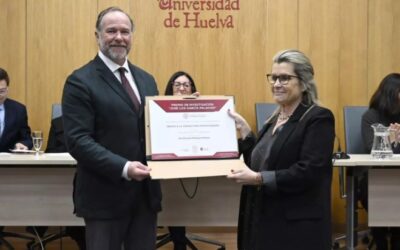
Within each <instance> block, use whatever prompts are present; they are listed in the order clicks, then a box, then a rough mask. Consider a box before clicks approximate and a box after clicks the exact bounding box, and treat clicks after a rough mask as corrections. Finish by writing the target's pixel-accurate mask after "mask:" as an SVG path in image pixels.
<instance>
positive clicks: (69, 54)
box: [26, 0, 97, 139]
mask: <svg viewBox="0 0 400 250" xmlns="http://www.w3.org/2000/svg"><path fill="white" fill-rule="evenodd" d="M96 6H97V5H96V2H95V1H79V0H71V1H63V0H52V1H48V0H28V3H27V23H28V27H27V41H28V46H27V51H28V52H27V72H26V73H27V105H28V106H29V111H30V112H29V119H30V125H31V128H32V129H41V130H43V131H45V136H46V138H45V139H47V134H48V133H47V131H48V130H49V127H50V119H51V118H50V117H51V116H50V112H51V104H53V103H60V102H61V94H62V88H63V86H64V82H65V79H66V77H67V76H68V75H69V74H70V73H71V72H72V71H73V70H74V69H76V68H78V67H80V66H82V65H83V64H85V63H86V62H88V61H89V60H90V59H92V58H93V57H94V56H95V53H96V51H97V49H96V42H95V36H94V26H95V20H96V14H97V13H96V12H97V11H96Z"/></svg>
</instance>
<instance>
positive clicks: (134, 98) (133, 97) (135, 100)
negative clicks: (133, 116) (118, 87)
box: [118, 67, 140, 111]
mask: <svg viewBox="0 0 400 250" xmlns="http://www.w3.org/2000/svg"><path fill="white" fill-rule="evenodd" d="M118 71H119V74H120V76H121V83H122V87H124V89H125V91H126V93H128V95H129V97H130V98H131V100H132V103H133V106H134V107H135V110H136V111H139V108H140V102H139V100H138V98H137V96H136V94H135V92H134V91H133V89H132V87H131V85H130V84H129V81H128V79H126V76H125V68H123V67H121V68H119V69H118Z"/></svg>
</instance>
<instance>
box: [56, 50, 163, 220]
mask: <svg viewBox="0 0 400 250" xmlns="http://www.w3.org/2000/svg"><path fill="white" fill-rule="evenodd" d="M129 68H130V71H131V72H132V74H133V77H134V79H135V82H136V85H137V87H138V89H139V92H140V95H141V103H142V105H141V108H140V111H139V112H136V111H135V109H134V106H133V103H132V101H131V100H130V98H129V96H128V94H127V93H126V92H125V90H124V89H123V87H122V85H121V83H120V82H119V81H118V79H117V78H116V77H115V75H114V74H113V73H112V72H111V71H110V70H109V68H107V66H106V65H105V64H104V62H103V61H102V60H101V59H100V57H99V56H96V57H95V58H94V60H92V61H90V62H89V63H88V64H86V65H85V66H83V67H82V68H80V69H78V70H76V71H74V72H73V73H72V74H71V75H70V76H69V77H68V78H67V80H66V83H65V86H64V92H63V98H62V110H63V122H64V130H65V138H66V143H67V148H68V151H69V153H70V154H71V155H72V156H73V157H74V158H75V159H76V160H77V162H78V165H77V176H76V184H75V197H74V198H75V199H74V200H75V209H76V214H77V216H80V217H84V218H86V219H109V218H110V219H111V218H119V217H122V216H124V215H128V214H132V211H134V209H135V205H137V204H138V202H141V201H142V200H143V199H145V200H146V201H147V202H148V203H149V206H150V207H151V209H153V210H154V211H157V212H158V211H160V210H161V189H160V183H159V182H158V181H152V180H150V179H146V180H143V181H141V182H139V181H135V180H132V181H127V180H126V179H124V178H123V177H122V171H123V168H124V166H125V163H126V162H127V161H128V160H129V161H140V162H142V163H144V164H146V153H145V152H146V151H145V148H146V147H145V129H144V110H143V104H144V103H145V96H154V95H158V90H157V85H156V82H155V80H154V78H153V77H152V76H151V75H150V74H148V73H147V72H145V71H143V70H142V69H140V68H138V67H136V66H134V65H132V64H130V63H129Z"/></svg>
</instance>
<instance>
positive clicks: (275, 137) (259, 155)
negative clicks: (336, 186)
mask: <svg viewBox="0 0 400 250" xmlns="http://www.w3.org/2000/svg"><path fill="white" fill-rule="evenodd" d="M267 79H268V83H269V84H270V85H271V91H272V95H273V98H274V100H275V102H276V103H277V104H278V108H277V110H276V111H275V112H274V114H273V115H272V116H271V117H270V118H269V119H268V120H267V121H266V123H265V125H264V127H263V128H262V130H261V131H260V133H259V135H258V138H256V137H255V136H254V134H253V133H251V129H250V126H249V125H248V123H247V122H246V120H245V119H244V118H243V117H242V116H240V115H239V114H237V113H235V112H233V111H229V114H230V115H231V116H232V117H233V119H234V120H235V122H236V126H237V128H238V131H239V132H240V135H241V138H240V141H239V149H240V152H241V153H243V155H244V159H245V161H246V164H247V166H249V168H246V169H242V170H232V172H231V173H230V174H229V175H228V178H229V179H232V180H235V181H236V182H237V183H239V184H242V185H243V188H242V193H241V201H240V214H239V227H238V248H239V249H241V250H244V249H246V250H247V249H251V250H263V249H268V250H303V249H304V250H330V249H331V237H332V234H331V227H332V225H331V182H332V152H333V145H334V137H335V121H334V117H333V114H332V112H331V111H330V110H328V109H326V108H324V107H322V106H320V105H319V102H318V99H317V90H316V85H315V81H314V69H313V66H312V65H311V62H310V60H309V59H308V58H307V57H306V56H305V55H304V54H303V53H302V52H300V51H298V50H285V51H281V52H279V53H277V54H276V55H275V57H274V58H273V65H272V72H271V74H268V75H267ZM316 138H317V139H316Z"/></svg>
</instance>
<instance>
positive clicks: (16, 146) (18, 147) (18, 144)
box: [14, 142, 28, 150]
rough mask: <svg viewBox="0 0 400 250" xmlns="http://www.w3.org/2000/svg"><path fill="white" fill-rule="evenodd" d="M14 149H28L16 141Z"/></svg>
mask: <svg viewBox="0 0 400 250" xmlns="http://www.w3.org/2000/svg"><path fill="white" fill-rule="evenodd" d="M14 149H18V150H28V147H27V146H25V145H24V144H22V143H19V142H18V143H16V144H15V146H14Z"/></svg>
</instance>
